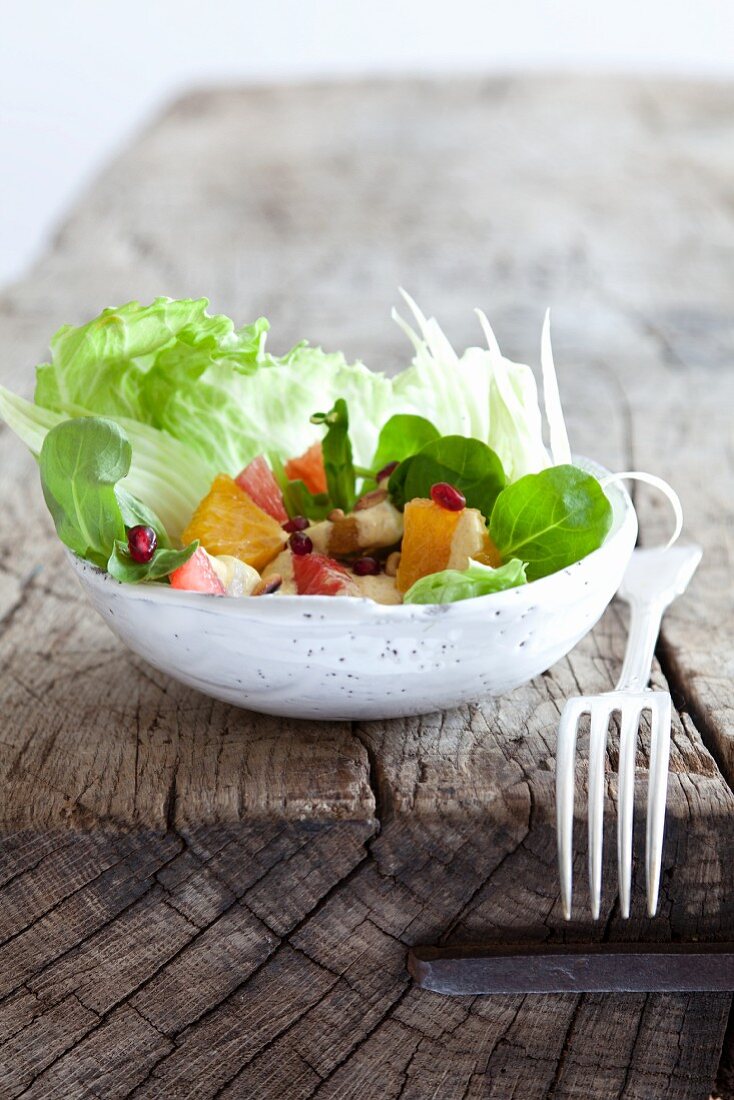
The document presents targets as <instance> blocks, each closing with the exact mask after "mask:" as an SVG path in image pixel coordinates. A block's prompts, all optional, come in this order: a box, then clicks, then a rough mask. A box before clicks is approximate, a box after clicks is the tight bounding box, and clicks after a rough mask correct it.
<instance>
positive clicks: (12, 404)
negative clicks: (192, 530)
mask: <svg viewBox="0 0 734 1100" xmlns="http://www.w3.org/2000/svg"><path fill="white" fill-rule="evenodd" d="M0 417H2V419H3V420H5V422H6V423H7V425H8V427H10V428H11V429H12V430H13V431H14V432H15V434H16V435H17V436H19V438H20V439H22V440H23V442H24V443H25V444H26V446H27V447H28V449H29V450H30V451H31V453H32V454H33V455H35V456H36V458H38V456H39V455H40V453H41V448H42V446H43V441H44V439H45V437H46V435H47V434H48V432H49V431H50V430H51V429H52V428H53V427H55V426H56V425H57V424H62V423H64V422H65V421H66V420H68V419H69V415H68V414H65V413H62V412H51V411H49V410H48V409H44V408H41V407H40V406H39V405H34V404H32V403H31V402H30V401H26V400H25V399H24V398H22V397H18V396H17V395H16V394H14V393H11V392H10V391H9V390H6V389H5V388H4V387H3V386H0ZM114 419H115V423H116V424H117V425H118V426H119V427H120V428H121V429H122V430H123V432H124V433H125V435H126V436H127V437H128V439H129V441H130V443H131V445H132V449H133V453H132V461H131V465H130V471H129V473H128V475H127V476H126V477H125V478H124V480H123V481H122V482H121V483H120V485H121V488H122V489H126V490H127V491H128V492H129V493H131V494H132V495H133V496H134V497H135V498H136V499H137V500H138V503H139V504H140V505H141V506H142V505H146V506H147V507H149V508H153V509H154V510H155V512H156V514H157V515H158V516H159V517H160V519H161V522H162V523H163V525H164V526H165V528H166V530H167V531H168V533H169V535H170V536H171V537H172V538H178V536H179V535H180V534H181V532H182V531H183V529H184V527H185V526H186V524H187V523H188V521H189V519H190V518H191V514H192V512H193V511H194V509H195V508H196V505H197V504H198V503H199V501H200V500H201V498H202V497H203V496H204V495H205V493H206V492H207V490H208V489H209V486H210V484H211V482H212V479H213V477H214V476H215V475H216V473H217V469H216V467H214V468H213V469H212V468H211V467H208V466H207V465H206V464H205V463H204V462H203V461H202V459H201V457H200V456H199V455H197V454H196V452H194V451H191V450H190V448H189V447H187V446H186V444H185V443H182V442H180V441H179V440H178V439H174V438H173V436H171V435H169V434H168V433H167V432H162V431H159V430H158V429H156V428H151V427H150V425H148V424H142V423H141V422H140V421H137V420H128V419H127V418H126V417H115V418H114Z"/></svg>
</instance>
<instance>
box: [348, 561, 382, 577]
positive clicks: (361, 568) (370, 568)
mask: <svg viewBox="0 0 734 1100" xmlns="http://www.w3.org/2000/svg"><path fill="white" fill-rule="evenodd" d="M352 571H353V572H354V573H356V574H357V576H358V577H374V576H375V575H376V574H377V573H379V572H380V563H379V561H378V560H377V558H357V560H356V561H355V562H353V563H352Z"/></svg>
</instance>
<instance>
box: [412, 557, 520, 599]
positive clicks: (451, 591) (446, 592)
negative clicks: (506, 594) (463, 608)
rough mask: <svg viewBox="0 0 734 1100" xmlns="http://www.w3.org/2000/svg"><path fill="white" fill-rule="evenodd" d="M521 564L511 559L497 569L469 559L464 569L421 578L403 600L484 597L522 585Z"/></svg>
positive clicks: (446, 570)
mask: <svg viewBox="0 0 734 1100" xmlns="http://www.w3.org/2000/svg"><path fill="white" fill-rule="evenodd" d="M525 582H526V576H525V565H524V563H523V562H521V561H519V560H518V559H517V558H514V559H513V560H512V561H508V562H507V563H506V564H505V565H501V566H500V567H499V569H492V567H491V566H489V565H482V564H481V562H478V561H472V562H470V564H469V566H468V568H467V569H462V570H459V569H444V570H443V571H442V572H441V573H431V574H430V575H429V576H427V577H421V578H420V580H417V581H416V582H415V584H413V585H411V587H410V588H409V589H408V591H407V592H406V593H405V595H404V597H403V602H404V603H455V602H456V601H457V600H469V599H471V598H472V597H473V596H487V595H489V594H490V593H492V592H502V591H503V590H504V589H505V588H516V587H517V586H518V585H520V584H525Z"/></svg>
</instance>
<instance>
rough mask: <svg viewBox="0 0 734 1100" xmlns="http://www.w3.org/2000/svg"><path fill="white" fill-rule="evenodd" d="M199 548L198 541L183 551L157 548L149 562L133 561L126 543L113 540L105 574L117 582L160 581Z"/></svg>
mask: <svg viewBox="0 0 734 1100" xmlns="http://www.w3.org/2000/svg"><path fill="white" fill-rule="evenodd" d="M198 546H199V541H198V539H195V540H194V542H192V543H190V544H189V545H188V546H186V547H185V548H184V549H183V550H172V549H171V548H170V547H162V546H159V547H158V549H157V550H156V551H155V553H154V554H153V557H152V558H151V559H150V561H149V562H145V563H143V562H137V561H133V559H132V558H131V557H130V551H129V550H128V546H127V542H121V541H120V540H119V539H116V540H115V545H114V547H113V550H112V553H111V554H110V557H109V561H108V562H107V572H108V573H109V574H110V576H112V577H114V578H115V580H118V581H127V582H132V583H137V582H138V581H160V580H163V578H164V577H167V576H168V575H169V573H172V572H173V571H174V569H178V568H179V566H181V565H183V564H184V562H187V561H188V560H189V558H190V557H191V556H192V555H193V554H195V553H196V551H197V549H198Z"/></svg>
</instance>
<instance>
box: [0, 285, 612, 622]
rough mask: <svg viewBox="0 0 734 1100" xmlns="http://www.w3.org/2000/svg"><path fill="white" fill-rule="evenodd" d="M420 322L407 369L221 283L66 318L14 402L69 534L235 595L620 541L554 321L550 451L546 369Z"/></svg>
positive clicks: (563, 556)
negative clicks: (290, 337) (28, 392)
mask: <svg viewBox="0 0 734 1100" xmlns="http://www.w3.org/2000/svg"><path fill="white" fill-rule="evenodd" d="M406 300H407V301H408V303H409V305H410V307H411V309H412V311H413V315H414V317H415V321H416V324H417V329H418V331H414V330H413V328H411V327H409V326H408V325H407V324H406V323H405V322H404V321H403V320H402V319H401V318H399V317H398V316H397V315H394V316H395V317H396V320H398V323H399V324H401V326H402V327H403V328H404V330H405V332H406V333H407V335H408V336H409V338H410V340H411V342H412V344H413V348H414V355H413V359H412V362H411V364H410V365H409V366H408V367H407V368H406V369H405V370H404V371H402V372H401V373H399V374H398V375H397V376H396V377H394V378H388V377H385V376H384V375H383V374H380V373H376V372H373V371H371V370H368V369H367V367H365V366H364V365H362V364H361V363H354V364H350V363H347V361H346V360H345V358H344V357H343V356H342V355H341V354H339V353H335V354H329V353H326V352H324V351H322V350H321V349H320V348H312V347H309V346H308V345H307V344H305V343H302V344H298V345H297V346H296V347H294V348H293V349H292V350H291V351H290V352H288V353H287V354H286V355H284V356H281V357H276V356H274V355H271V354H270V353H269V352H268V351H266V348H265V342H266V335H267V331H268V323H267V321H266V320H265V319H264V318H260V319H259V320H257V321H255V322H254V324H251V325H246V326H245V327H243V328H240V329H236V328H235V326H234V324H233V322H232V321H231V320H230V319H229V318H227V317H224V316H210V315H209V314H208V313H207V312H206V310H207V306H208V302H207V301H206V299H200V300H197V301H194V300H183V301H173V300H171V299H168V298H158V299H156V301H154V302H153V303H152V304H151V305H147V306H141V305H140V304H138V303H137V302H131V303H129V304H127V305H125V306H122V307H120V308H119V309H105V310H104V311H103V312H102V313H101V314H100V315H99V317H97V318H95V319H94V320H93V321H90V322H89V323H88V324H86V325H82V326H80V327H73V326H69V325H66V326H64V327H63V328H61V329H60V330H59V331H58V332H57V333H56V335H55V337H54V338H53V340H52V342H51V362H50V363H44V364H42V365H41V366H39V367H38V368H37V375H36V390H35V396H34V401H33V402H28V401H25V400H23V399H21V398H19V397H17V396H15V395H14V394H12V393H10V392H9V391H7V390H5V389H3V388H2V387H0V416H2V417H3V418H4V419H5V420H6V421H7V423H8V424H9V426H10V427H11V428H12V429H13V430H14V431H15V432H16V433H17V434H18V435H19V436H20V438H21V439H22V440H23V441H24V442H25V443H26V444H27V445H28V447H29V448H30V450H31V451H32V452H33V454H34V455H35V456H36V457H37V459H38V464H39V469H40V475H41V484H42V488H43V494H44V497H45V500H46V503H47V505H48V508H49V511H50V512H51V515H52V517H53V520H54V524H55V526H56V530H57V532H58V535H59V538H60V539H61V540H62V542H63V543H64V544H65V545H66V546H67V547H69V549H70V550H72V551H73V552H74V553H75V554H77V555H79V556H80V557H82V558H85V559H87V560H88V561H90V562H93V563H94V564H95V565H97V566H98V567H99V568H100V569H103V570H106V571H107V572H108V573H110V574H111V575H112V576H113V577H115V578H117V579H118V580H120V581H125V582H133V583H139V582H158V583H164V584H170V585H172V586H174V587H177V588H182V589H193V590H196V591H202V592H209V593H212V594H216V595H267V594H293V593H297V594H300V595H312V594H322V595H362V596H369V597H371V598H373V599H375V600H377V601H379V602H383V603H401V602H404V603H431V604H436V603H447V602H452V601H454V600H463V599H467V598H469V597H473V596H481V595H486V594H488V593H492V592H497V591H499V590H501V589H505V588H510V587H514V586H517V585H521V584H526V583H528V582H531V581H534V580H537V579H538V578H540V577H544V576H547V575H548V574H550V573H554V572H556V571H557V570H560V569H563V568H565V567H567V566H568V565H570V564H572V563H573V562H576V561H578V560H579V559H580V558H583V557H584V556H585V555H587V554H589V553H590V552H591V551H593V550H595V549H596V548H597V547H599V546H600V545H601V544H602V542H603V541H604V539H605V537H606V535H607V533H608V531H609V529H610V526H611V523H612V509H611V506H610V503H609V501H608V499H607V497H606V495H605V493H604V489H603V487H602V486H601V485H600V483H599V481H598V480H597V478H596V477H595V476H594V475H593V474H592V473H590V472H588V471H587V470H584V469H581V468H580V467H578V466H575V465H573V464H572V462H571V457H570V451H569V448H568V441H567V437H566V431H565V427H564V423H563V417H562V413H561V409H560V401H559V399H558V388H557V384H556V379H555V372H554V370H553V361H552V354H551V350H550V338H549V334H548V325H547V319H546V326H545V329H544V334H543V343H542V366H543V382H544V391H545V405H546V414H547V417H548V420H549V426H550V444H551V446H550V454H551V455H552V458H551V457H549V452H548V450H547V449H546V446H545V445H544V442H543V433H542V418H541V413H540V406H539V402H538V393H537V387H536V384H535V381H534V377H533V374H532V372H531V370H530V368H529V367H527V366H524V365H523V364H519V363H514V362H511V361H510V360H508V359H506V358H505V357H504V356H503V355H502V354H501V352H500V350H499V347H498V345H497V342H496V340H495V338H494V335H493V333H492V331H491V329H490V327H489V324H488V322H487V321H486V318H484V316H483V315H482V314H480V315H479V316H480V321H481V323H482V326H483V329H484V333H485V337H486V342H487V344H488V346H487V348H484V349H482V348H478V347H477V348H469V349H468V350H467V351H465V352H464V353H463V355H461V356H459V355H457V354H456V352H455V351H454V349H453V348H452V347H451V345H450V344H449V342H448V340H447V339H446V337H445V336H444V334H443V332H442V331H441V329H440V328H439V327H438V325H437V324H436V322H435V321H434V320H432V319H431V320H429V319H426V318H425V317H424V316H423V314H422V313H421V312H420V310H419V309H418V307H417V306H416V305H415V304H414V303H413V302H412V301H411V300H410V299H409V298H407V296H406Z"/></svg>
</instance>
